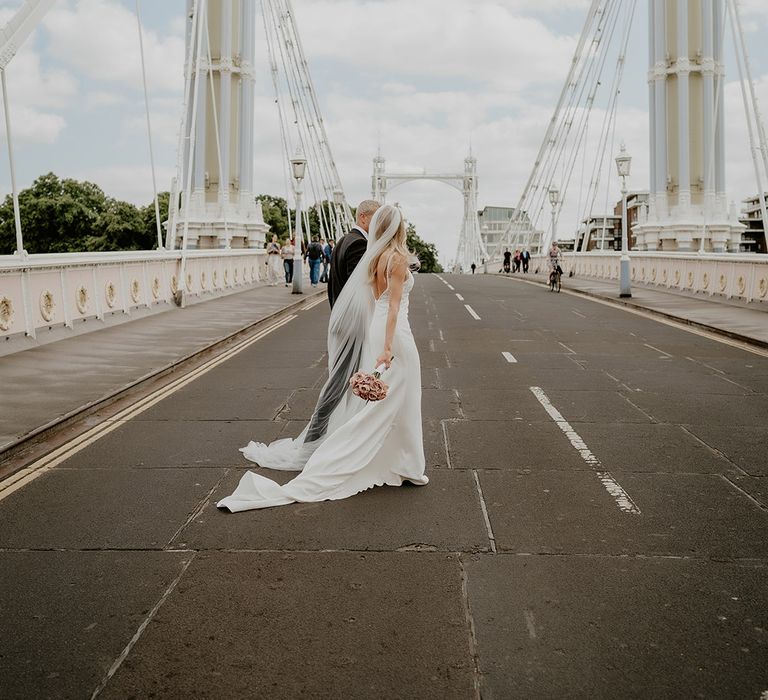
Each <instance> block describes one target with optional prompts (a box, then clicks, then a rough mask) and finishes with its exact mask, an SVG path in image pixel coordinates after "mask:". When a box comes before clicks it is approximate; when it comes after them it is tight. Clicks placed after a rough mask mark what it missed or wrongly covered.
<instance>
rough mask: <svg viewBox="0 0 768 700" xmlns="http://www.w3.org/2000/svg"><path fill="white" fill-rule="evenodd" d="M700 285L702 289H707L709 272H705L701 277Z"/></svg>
mask: <svg viewBox="0 0 768 700" xmlns="http://www.w3.org/2000/svg"><path fill="white" fill-rule="evenodd" d="M701 286H702V287H703V288H704V289H709V273H708V272H705V273H704V275H703V276H702V278H701Z"/></svg>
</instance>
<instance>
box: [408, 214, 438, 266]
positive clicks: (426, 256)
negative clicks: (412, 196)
mask: <svg viewBox="0 0 768 700" xmlns="http://www.w3.org/2000/svg"><path fill="white" fill-rule="evenodd" d="M406 234H407V239H406V241H407V245H408V248H409V249H410V250H412V251H413V252H414V253H415V254H416V257H417V258H418V259H419V262H420V263H421V268H420V269H419V272H442V271H443V267H442V265H441V264H440V263H439V262H438V259H437V248H436V247H435V245H434V243H427V242H426V241H424V240H422V239H421V238H420V237H419V235H418V234H417V233H416V227H415V226H414V225H413V224H411V223H409V224H408V228H406Z"/></svg>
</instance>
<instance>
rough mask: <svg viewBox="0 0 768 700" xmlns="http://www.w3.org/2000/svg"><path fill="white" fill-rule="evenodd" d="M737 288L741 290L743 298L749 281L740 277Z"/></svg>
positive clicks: (740, 294) (740, 293)
mask: <svg viewBox="0 0 768 700" xmlns="http://www.w3.org/2000/svg"><path fill="white" fill-rule="evenodd" d="M736 287H737V289H738V290H739V296H743V295H744V292H745V291H746V289H747V281H746V280H745V279H744V276H743V275H739V278H738V279H737V280H736Z"/></svg>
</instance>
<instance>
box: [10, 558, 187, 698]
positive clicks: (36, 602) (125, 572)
mask: <svg viewBox="0 0 768 700" xmlns="http://www.w3.org/2000/svg"><path fill="white" fill-rule="evenodd" d="M190 556H191V554H190V553H186V552H0V638H1V639H2V652H1V653H0V678H1V679H2V680H1V681H0V683H1V684H2V697H3V699H4V700H30V699H31V698H51V699H53V698H62V699H64V698H66V699H67V700H68V699H69V698H88V697H91V694H92V693H93V691H94V690H96V688H97V687H98V686H99V684H100V683H101V681H102V679H103V678H104V676H105V675H106V673H107V671H108V670H109V668H110V666H111V665H112V663H113V662H114V660H115V659H116V658H117V657H118V656H119V655H120V653H121V652H122V651H123V649H124V648H125V646H126V645H127V644H128V642H129V641H130V639H131V637H132V636H133V635H134V634H135V632H136V630H137V629H138V628H139V625H141V623H142V622H143V621H144V620H145V619H146V617H147V613H148V612H149V610H150V609H151V608H152V607H153V606H154V605H155V604H156V603H157V602H158V601H159V600H160V598H161V596H162V595H163V593H164V591H165V590H166V589H167V588H168V586H169V585H170V584H171V582H172V581H173V580H174V579H175V578H176V577H177V576H179V574H180V573H181V571H182V565H183V564H184V562H185V561H186V560H188V559H189V558H190ZM126 581H130V582H131V585H130V586H126V585H125V583H126Z"/></svg>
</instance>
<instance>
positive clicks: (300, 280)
mask: <svg viewBox="0 0 768 700" xmlns="http://www.w3.org/2000/svg"><path fill="white" fill-rule="evenodd" d="M306 171H307V159H306V158H305V157H304V154H303V153H302V152H301V149H299V150H297V151H296V155H295V156H294V157H293V158H292V159H291V172H292V173H293V183H294V184H293V193H294V196H295V198H296V226H295V227H294V234H295V236H296V240H295V243H294V246H293V287H292V289H291V293H292V294H303V293H304V271H303V270H302V269H301V242H302V239H303V237H304V234H303V230H302V224H301V195H302V181H303V180H304V175H305V174H306Z"/></svg>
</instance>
